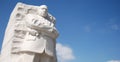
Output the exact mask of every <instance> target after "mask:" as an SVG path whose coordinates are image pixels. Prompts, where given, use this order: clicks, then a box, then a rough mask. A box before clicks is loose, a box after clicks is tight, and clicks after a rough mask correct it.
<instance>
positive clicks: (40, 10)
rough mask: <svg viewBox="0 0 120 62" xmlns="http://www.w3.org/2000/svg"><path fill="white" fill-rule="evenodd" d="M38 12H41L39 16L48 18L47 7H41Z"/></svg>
mask: <svg viewBox="0 0 120 62" xmlns="http://www.w3.org/2000/svg"><path fill="white" fill-rule="evenodd" d="M38 11H39V15H40V16H42V17H46V16H47V15H48V8H47V6H46V5H41V6H40V7H39V10H38Z"/></svg>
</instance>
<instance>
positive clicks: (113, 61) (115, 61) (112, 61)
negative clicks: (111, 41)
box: [107, 60, 120, 62]
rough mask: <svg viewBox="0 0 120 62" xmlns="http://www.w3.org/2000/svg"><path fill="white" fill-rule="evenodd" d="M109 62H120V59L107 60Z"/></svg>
mask: <svg viewBox="0 0 120 62" xmlns="http://www.w3.org/2000/svg"><path fill="white" fill-rule="evenodd" d="M107 62H120V60H110V61H107Z"/></svg>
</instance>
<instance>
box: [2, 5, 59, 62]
mask: <svg viewBox="0 0 120 62" xmlns="http://www.w3.org/2000/svg"><path fill="white" fill-rule="evenodd" d="M57 37H58V32H57V29H56V28H55V18H54V17H53V16H52V15H51V14H50V13H48V8H47V6H46V5H41V6H33V5H27V4H24V3H18V4H17V5H16V7H15V8H14V10H13V12H12V14H11V17H10V20H9V23H8V26H7V29H6V32H5V37H4V41H3V45H2V51H1V58H0V62H57V58H56V50H55V48H56V38H57Z"/></svg>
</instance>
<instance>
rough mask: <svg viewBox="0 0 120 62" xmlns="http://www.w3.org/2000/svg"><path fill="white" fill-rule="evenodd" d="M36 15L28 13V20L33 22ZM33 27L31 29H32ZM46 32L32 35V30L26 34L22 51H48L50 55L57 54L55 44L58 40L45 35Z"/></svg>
mask: <svg viewBox="0 0 120 62" xmlns="http://www.w3.org/2000/svg"><path fill="white" fill-rule="evenodd" d="M34 18H35V16H32V15H28V17H27V20H28V21H29V22H32V19H34ZM32 30H33V29H31V31H32ZM43 33H44V32H40V33H38V34H39V35H38V36H35V35H31V34H30V32H29V31H28V33H27V34H26V36H25V40H24V41H23V44H22V45H21V49H20V51H23V52H25V51H27V52H35V53H40V54H41V53H44V52H45V53H46V54H48V55H50V56H55V54H56V52H55V46H56V41H55V39H53V38H51V37H49V36H47V35H44V34H43Z"/></svg>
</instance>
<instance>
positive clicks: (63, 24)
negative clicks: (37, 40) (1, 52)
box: [0, 0, 120, 62]
mask: <svg viewBox="0 0 120 62" xmlns="http://www.w3.org/2000/svg"><path fill="white" fill-rule="evenodd" d="M17 2H23V3H26V4H32V5H38V6H39V5H42V4H45V5H47V6H48V8H49V12H50V13H51V14H52V15H54V16H55V17H56V19H57V20H56V27H57V29H58V30H59V33H60V36H59V37H58V39H57V42H58V44H59V46H62V47H61V48H63V47H66V48H68V50H70V51H71V52H70V54H71V55H72V57H74V59H73V60H70V61H68V62H120V0H0V34H1V35H0V48H1V46H2V41H3V36H4V32H5V28H6V26H7V23H8V20H9V16H10V14H11V12H12V10H13V8H14V7H15V5H16V3H17ZM63 50H64V49H63ZM65 50H66V49H65ZM71 59H72V58H71ZM59 62H60V61H59Z"/></svg>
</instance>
